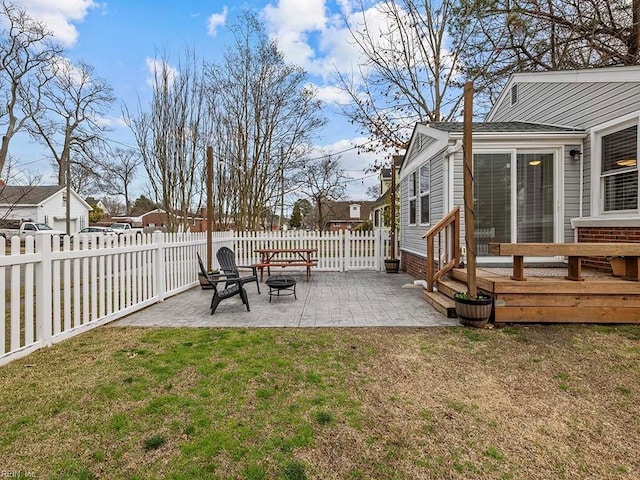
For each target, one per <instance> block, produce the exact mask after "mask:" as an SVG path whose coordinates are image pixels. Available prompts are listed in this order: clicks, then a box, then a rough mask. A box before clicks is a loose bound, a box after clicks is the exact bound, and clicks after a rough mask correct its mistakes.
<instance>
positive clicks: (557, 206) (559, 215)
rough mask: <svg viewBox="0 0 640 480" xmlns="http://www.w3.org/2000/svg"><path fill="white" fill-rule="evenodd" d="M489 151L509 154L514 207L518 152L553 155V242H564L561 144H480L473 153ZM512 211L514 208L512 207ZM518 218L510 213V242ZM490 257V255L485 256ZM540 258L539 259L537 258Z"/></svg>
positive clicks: (514, 237)
mask: <svg viewBox="0 0 640 480" xmlns="http://www.w3.org/2000/svg"><path fill="white" fill-rule="evenodd" d="M490 153H498V154H501V153H508V154H510V155H511V172H512V173H511V206H512V207H514V208H515V206H516V202H517V196H518V192H517V178H516V175H515V174H514V173H513V172H515V171H516V168H517V159H518V153H541V154H542V153H547V154H552V155H553V164H554V167H553V175H554V177H553V184H554V185H553V205H554V212H553V216H554V219H553V225H554V233H553V238H554V242H564V166H563V162H564V157H563V146H558V147H554V146H550V147H549V148H534V147H530V146H528V145H518V146H516V147H515V148H504V147H502V148H500V147H498V148H493V147H491V146H482V147H479V148H475V149H474V150H473V154H474V155H475V154H490ZM512 211H513V212H515V211H516V210H514V209H512ZM517 222H518V219H517V215H515V214H513V213H512V215H511V242H516V235H517V231H518V223H517ZM487 258H492V257H487ZM493 258H495V257H493ZM555 258H559V257H549V259H555ZM538 260H541V259H538Z"/></svg>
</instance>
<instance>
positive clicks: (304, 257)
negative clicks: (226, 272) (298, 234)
mask: <svg viewBox="0 0 640 480" xmlns="http://www.w3.org/2000/svg"><path fill="white" fill-rule="evenodd" d="M317 251H318V249H317V248H261V249H256V250H255V252H256V253H259V254H260V262H259V263H256V264H255V266H256V268H258V269H259V270H260V281H262V278H263V274H264V269H265V268H266V269H267V275H269V276H271V267H281V268H287V267H305V269H306V272H307V281H309V275H311V267H316V266H317V265H318V262H317V260H315V259H313V258H311V254H313V253H315V252H317Z"/></svg>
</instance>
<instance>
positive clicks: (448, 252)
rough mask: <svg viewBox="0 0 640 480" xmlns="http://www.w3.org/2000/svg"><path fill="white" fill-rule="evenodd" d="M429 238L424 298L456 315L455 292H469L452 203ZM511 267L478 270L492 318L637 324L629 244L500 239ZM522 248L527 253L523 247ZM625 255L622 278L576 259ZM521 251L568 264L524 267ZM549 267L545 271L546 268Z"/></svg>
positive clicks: (634, 259)
mask: <svg viewBox="0 0 640 480" xmlns="http://www.w3.org/2000/svg"><path fill="white" fill-rule="evenodd" d="M423 238H425V239H426V243H427V265H426V273H427V275H426V282H427V289H426V291H425V292H424V293H423V295H424V299H425V300H426V301H427V302H428V303H429V304H431V305H433V306H434V307H435V308H436V309H437V310H438V311H440V312H442V313H443V314H445V315H446V316H447V317H449V318H455V316H456V313H455V304H454V301H453V296H454V294H455V293H456V292H460V291H462V292H464V291H467V286H466V285H467V281H466V280H467V271H466V269H465V268H461V249H460V244H459V240H460V212H459V208H458V207H456V208H454V209H453V210H452V211H451V212H449V214H447V215H446V216H445V217H444V218H443V219H442V220H440V221H439V222H438V223H437V224H436V225H434V226H433V227H431V228H430V229H429V231H428V232H426V233H425V234H424V235H423ZM498 246H499V248H500V249H501V248H504V249H505V251H504V252H502V251H498V252H497V253H496V252H493V253H494V254H498V255H511V256H512V257H513V266H514V267H516V268H513V269H510V271H509V273H507V274H505V273H504V272H501V270H504V269H491V268H486V269H485V268H481V267H479V268H478V269H477V270H476V285H477V288H478V291H480V292H482V293H488V294H490V295H491V296H492V297H493V299H494V308H493V312H492V314H491V319H492V320H493V321H495V322H496V323H507V322H509V323H517V322H535V323H545V322H546V323H640V281H639V280H640V275H639V270H640V253H639V252H638V250H637V247H636V245H627V244H571V245H565V244H558V245H557V244H540V245H538V244H536V245H528V244H513V245H512V244H499V245H498ZM523 248H524V249H526V251H525V252H523V251H522V249H523ZM605 254H606V255H626V257H625V259H626V274H625V275H624V276H623V277H622V278H617V277H613V276H612V275H607V274H603V275H599V274H596V273H595V272H588V273H587V272H585V275H584V276H583V275H582V272H581V264H580V260H579V259H578V260H576V259H577V258H582V257H588V256H602V255H605ZM525 255H533V256H540V255H542V256H566V257H568V259H569V262H568V265H567V268H563V269H555V271H551V270H552V269H541V268H532V269H527V270H528V271H527V272H526V275H525V264H524V258H525ZM544 270H548V271H544Z"/></svg>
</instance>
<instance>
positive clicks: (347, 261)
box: [342, 229, 351, 272]
mask: <svg viewBox="0 0 640 480" xmlns="http://www.w3.org/2000/svg"><path fill="white" fill-rule="evenodd" d="M342 231H343V232H344V264H343V267H342V271H343V272H346V271H347V270H349V265H351V239H350V238H349V237H350V235H349V230H348V229H347V230H342Z"/></svg>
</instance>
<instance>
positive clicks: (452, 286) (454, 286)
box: [436, 278, 467, 298]
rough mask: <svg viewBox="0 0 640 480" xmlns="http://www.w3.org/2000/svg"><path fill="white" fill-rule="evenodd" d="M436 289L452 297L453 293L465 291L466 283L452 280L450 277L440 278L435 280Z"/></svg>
mask: <svg viewBox="0 0 640 480" xmlns="http://www.w3.org/2000/svg"><path fill="white" fill-rule="evenodd" d="M436 287H437V288H438V291H439V292H440V293H442V294H444V295H446V296H447V297H449V298H453V295H454V294H456V293H458V292H466V291H467V285H466V284H465V283H462V282H459V281H457V280H453V279H451V278H441V279H440V280H438V281H437V282H436Z"/></svg>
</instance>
